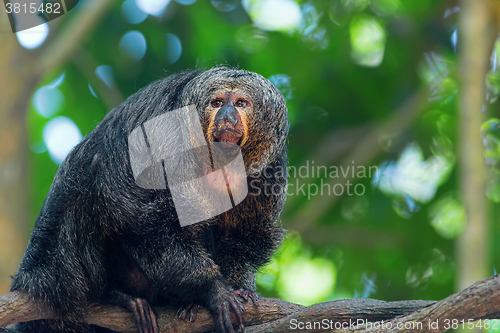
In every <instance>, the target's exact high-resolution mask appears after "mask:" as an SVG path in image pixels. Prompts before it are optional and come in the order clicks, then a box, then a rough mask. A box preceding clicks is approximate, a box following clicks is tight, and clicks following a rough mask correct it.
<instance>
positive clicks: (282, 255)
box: [0, 0, 500, 305]
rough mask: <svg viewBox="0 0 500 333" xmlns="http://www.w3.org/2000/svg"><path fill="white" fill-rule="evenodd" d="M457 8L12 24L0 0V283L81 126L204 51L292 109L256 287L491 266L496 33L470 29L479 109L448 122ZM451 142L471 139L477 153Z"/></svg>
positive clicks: (346, 5)
mask: <svg viewBox="0 0 500 333" xmlns="http://www.w3.org/2000/svg"><path fill="white" fill-rule="evenodd" d="M38 2H40V1H38ZM465 11H466V9H464V8H461V7H460V3H458V2H456V1H448V0H443V1H436V0H310V1H302V0H295V1H294V0H243V1H240V0H125V1H123V0H81V1H80V2H79V4H78V5H77V6H76V7H75V8H74V9H73V10H71V11H70V12H68V13H67V14H66V15H63V16H62V17H60V18H58V19H56V20H54V21H51V22H49V23H48V24H44V25H41V26H38V27H36V28H34V29H32V30H28V31H24V32H20V33H17V34H13V33H12V32H9V28H10V27H9V25H8V21H7V16H6V14H5V11H4V9H3V8H2V10H1V12H0V27H2V29H3V30H1V32H0V292H1V293H4V292H7V290H8V285H9V276H10V275H12V274H13V273H14V272H15V270H16V269H17V265H18V264H19V262H20V259H21V256H22V253H23V251H24V249H25V247H26V244H27V242H28V239H29V234H30V230H31V228H32V227H33V224H34V221H35V219H36V216H37V214H38V211H39V209H40V207H41V205H42V203H43V200H44V198H45V196H46V194H47V192H48V190H49V187H50V184H51V182H52V179H53V177H54V175H55V172H56V170H57V168H58V165H59V164H60V163H61V161H62V160H63V159H64V157H65V156H66V154H67V152H68V151H69V150H70V149H71V148H72V147H73V146H74V145H75V144H76V143H77V142H78V141H79V140H80V139H81V138H82V136H84V135H85V134H87V133H89V132H90V131H91V130H92V129H93V128H94V127H95V126H96V125H97V124H98V123H99V121H100V120H101V119H102V118H103V117H104V115H105V114H106V113H107V112H108V111H109V110H110V109H111V108H113V107H114V106H116V105H118V104H119V103H121V102H122V101H123V100H125V99H126V97H127V96H130V95H131V94H133V93H134V92H136V91H137V90H138V89H140V88H141V87H144V86H145V85H147V84H148V83H150V82H152V81H154V80H157V79H160V78H162V77H165V76H167V75H169V74H171V73H175V72H178V71H182V70H185V69H188V68H198V69H201V70H203V69H207V68H210V67H213V66H216V65H227V66H234V67H237V68H241V69H246V70H250V71H254V72H257V73H260V74H261V75H263V76H264V77H266V78H268V79H270V80H271V81H272V82H273V83H274V84H275V85H276V86H277V87H278V88H279V89H280V90H281V91H282V93H283V95H284V96H285V98H286V100H287V105H288V111H289V118H290V122H291V127H290V135H289V140H288V149H289V163H290V166H291V169H290V178H289V181H290V184H291V185H290V187H289V189H288V193H289V197H288V201H287V204H286V206H285V210H284V212H283V215H282V218H281V223H282V224H283V225H284V227H285V228H286V229H288V237H287V239H286V240H285V242H284V244H283V246H282V248H281V249H280V251H279V252H278V253H277V255H276V256H275V258H274V259H273V261H272V262H271V263H270V264H269V265H268V266H267V267H265V268H264V269H263V270H262V271H261V272H260V273H259V276H258V292H259V293H261V294H262V295H264V296H274V297H280V298H282V299H285V300H288V301H291V302H296V303H300V304H304V305H309V304H313V303H317V302H321V301H326V300H335V299H340V298H352V297H370V298H377V299H382V300H387V301H393V300H407V299H434V300H435V299H442V298H444V297H446V296H448V295H450V294H452V293H454V292H456V291H458V290H460V289H462V288H464V287H466V286H467V285H470V284H471V283H473V282H474V281H475V280H477V279H481V278H485V277H488V276H491V275H493V274H496V269H498V268H500V244H499V242H498V241H495V240H498V239H499V238H500V225H499V223H498V216H499V213H500V210H499V205H498V202H500V169H499V166H498V161H499V159H500V120H499V119H497V118H498V117H499V115H498V101H497V99H498V96H499V94H500V90H499V88H500V69H499V68H498V67H497V53H496V46H495V45H496V44H494V38H493V39H491V38H490V39H489V40H491V41H492V43H491V45H490V46H489V44H483V45H481V44H480V42H481V41H480V38H479V39H478V40H477V42H478V45H477V49H479V50H483V53H482V54H486V55H487V57H486V59H485V61H484V63H485V64H486V66H485V67H487V68H485V69H484V74H485V75H484V79H483V81H479V83H478V86H479V89H480V90H479V91H480V92H481V93H482V94H483V95H481V96H482V99H483V101H481V103H480V105H479V106H478V108H477V110H475V109H471V110H469V109H467V110H465V111H466V112H471V113H472V114H475V115H476V116H478V117H480V118H481V123H480V124H479V126H477V128H476V129H477V131H476V132H464V131H462V130H461V126H465V125H466V124H467V123H468V122H469V120H468V118H464V117H463V115H462V116H461V112H460V110H461V108H460V105H461V97H460V96H461V94H462V93H463V92H464V91H465V90H464V89H462V88H463V87H462V84H461V82H464V79H463V75H462V74H463V73H462V71H461V70H459V69H460V68H461V61H468V60H467V59H465V60H461V58H460V51H461V38H462V36H463V35H464V34H462V30H461V29H462V28H461V25H460V21H461V15H467V13H465ZM485 45H486V46H485ZM474 49H475V48H474ZM490 55H491V56H490ZM464 58H465V57H464ZM479 72H481V71H480V70H479ZM461 75H462V76H461ZM481 87H483V88H482V90H481ZM476 118H477V117H476ZM461 124H462V125H461ZM464 124H465V125H464ZM461 142H462V143H463V142H465V143H467V142H476V143H478V144H479V146H477V145H476V146H475V148H473V149H472V152H473V153H474V152H475V155H473V154H472V153H471V154H470V155H469V153H467V152H465V153H464V150H462V148H461V145H462V144H461ZM460 156H462V158H461V157H460ZM471 160H472V161H475V162H478V163H475V165H476V166H475V169H474V168H473V169H470V168H469V169H467V170H468V171H467V172H461V171H460V170H462V169H463V168H465V167H463V166H462V165H461V164H462V163H465V164H467V163H468V162H467V161H471ZM462 161H464V162H462ZM363 170H364V172H363ZM353 171H355V172H354V173H353ZM467 177H472V178H473V179H472V182H473V183H474V181H475V182H476V183H479V185H478V186H480V187H479V188H482V190H481V191H479V192H471V191H470V189H468V187H466V186H464V183H467V182H468V181H469V180H468V178H467ZM474 177H476V178H474ZM348 182H349V183H348ZM325 184H326V185H325ZM302 185H303V187H300V186H302ZM322 189H323V193H321V190H322ZM328 189H330V190H329V191H330V192H329V193H328ZM341 191H342V193H341ZM349 193H350V194H349ZM471 197H472V199H471ZM467 200H469V201H470V202H472V204H470V202H469V204H470V205H472V207H476V208H478V209H479V210H481V212H480V214H479V215H477V214H476V215H474V214H475V213H474V212H472V213H470V214H466V209H467V207H468V203H467V202H465V201H467ZM471 200H472V201H471ZM481 214H482V215H481ZM466 216H468V217H469V218H467V217H466ZM473 216H479V218H476V219H473ZM467 226H470V228H469V229H467Z"/></svg>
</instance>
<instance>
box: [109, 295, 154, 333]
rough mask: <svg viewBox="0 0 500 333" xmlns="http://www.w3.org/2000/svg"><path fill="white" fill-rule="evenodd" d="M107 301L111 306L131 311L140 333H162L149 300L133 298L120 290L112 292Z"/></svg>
mask: <svg viewBox="0 0 500 333" xmlns="http://www.w3.org/2000/svg"><path fill="white" fill-rule="evenodd" d="M106 300H107V301H108V303H110V304H115V305H119V306H121V307H124V308H125V309H127V310H128V311H130V312H131V313H132V314H133V316H134V321H135V324H136V326H137V331H138V332H139V333H159V332H160V328H159V326H158V322H157V320H156V315H155V313H154V312H153V309H152V308H151V306H150V305H149V302H148V301H147V300H145V299H143V298H138V297H133V296H131V295H129V294H126V293H124V292H122V291H118V290H114V291H112V292H111V293H110V294H109V295H108V297H107V298H106Z"/></svg>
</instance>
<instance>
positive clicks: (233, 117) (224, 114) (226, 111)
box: [214, 104, 241, 126]
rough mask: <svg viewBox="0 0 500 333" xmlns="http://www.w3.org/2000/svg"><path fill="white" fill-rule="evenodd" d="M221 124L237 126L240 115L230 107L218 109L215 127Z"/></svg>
mask: <svg viewBox="0 0 500 333" xmlns="http://www.w3.org/2000/svg"><path fill="white" fill-rule="evenodd" d="M221 123H229V124H232V125H237V124H238V123H241V117H240V113H239V112H238V110H236V108H235V107H234V106H232V105H229V104H226V105H224V106H223V107H221V108H220V110H219V111H218V112H217V115H216V116H215V122H214V124H215V126H219V124H221Z"/></svg>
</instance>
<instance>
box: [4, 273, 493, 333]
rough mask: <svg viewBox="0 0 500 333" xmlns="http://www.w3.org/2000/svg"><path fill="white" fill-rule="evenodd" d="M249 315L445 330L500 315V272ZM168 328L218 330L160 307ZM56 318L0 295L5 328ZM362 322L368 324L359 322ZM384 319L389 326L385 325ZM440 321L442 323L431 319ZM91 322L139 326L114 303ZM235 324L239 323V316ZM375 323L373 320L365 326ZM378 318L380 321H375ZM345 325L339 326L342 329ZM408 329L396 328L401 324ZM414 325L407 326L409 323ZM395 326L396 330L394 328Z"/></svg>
mask: <svg viewBox="0 0 500 333" xmlns="http://www.w3.org/2000/svg"><path fill="white" fill-rule="evenodd" d="M245 308H246V309H247V311H246V312H245V314H244V315H243V318H244V320H245V323H246V325H247V330H246V332H248V333H254V332H269V333H273V332H288V331H290V329H291V325H293V324H294V323H296V324H297V325H298V323H304V325H306V323H317V325H318V324H321V323H323V324H324V323H329V325H331V326H330V329H333V331H334V332H411V331H415V328H414V327H415V326H414V325H415V324H418V323H421V327H418V329H417V331H419V332H433V333H436V332H444V331H445V330H446V329H447V328H446V325H445V320H446V319H448V320H450V323H451V320H454V319H456V320H458V321H459V322H460V321H461V320H464V321H465V325H467V323H468V320H469V319H471V320H479V319H495V318H500V276H499V275H497V276H493V277H490V278H488V279H485V280H482V281H479V282H477V283H475V284H474V285H472V286H471V287H469V288H467V289H465V290H463V291H461V292H460V293H457V294H454V295H451V296H449V297H447V298H445V299H444V300H442V301H439V302H434V301H399V302H384V301H379V300H373V299H346V300H338V301H330V302H323V303H318V304H314V305H311V306H309V307H304V306H301V305H297V304H293V303H288V302H285V301H283V300H280V299H275V298H262V299H261V301H260V306H259V307H255V306H253V305H252V304H251V301H250V303H247V304H245ZM155 312H156V313H157V315H158V324H159V325H160V329H161V331H162V332H199V333H201V332H207V331H210V330H213V329H214V325H213V320H212V316H211V314H210V313H209V312H208V311H207V310H205V309H201V310H200V311H199V312H198V316H197V319H196V321H195V322H192V323H191V322H189V321H181V320H180V319H178V318H177V316H176V309H173V308H171V307H169V308H166V307H163V308H155ZM49 318H56V317H55V314H54V312H53V311H51V310H50V309H49V308H46V307H39V306H38V305H37V304H36V303H35V301H34V300H33V299H31V298H30V297H29V296H28V294H27V293H26V292H23V291H14V292H10V293H8V294H5V295H1V296H0V327H6V326H8V325H11V324H14V323H16V322H19V321H30V320H37V319H49ZM358 320H359V321H360V322H362V324H360V325H355V324H357V323H358ZM382 320H383V321H384V322H383V323H384V325H385V326H381V325H382V322H381V321H382ZM436 320H438V322H437V326H436V327H430V326H429V323H432V322H436ZM85 321H86V322H87V323H89V324H93V325H98V326H101V327H106V328H109V329H112V330H115V331H118V332H126V333H133V332H136V327H135V324H134V321H133V318H132V315H131V314H130V313H129V312H127V311H126V310H124V309H122V308H120V307H116V306H110V305H102V304H95V305H92V306H90V308H89V310H88V313H87V315H86V316H85ZM233 322H234V323H235V324H236V320H235V318H233ZM367 322H370V323H372V324H370V323H368V324H365V323H367ZM374 322H378V324H379V325H374V324H373V323H374ZM342 323H344V326H343V327H344V328H341V329H336V330H335V328H337V327H342ZM398 323H399V324H400V325H402V327H403V329H396V328H395V327H396V325H397V324H398ZM405 323H408V324H407V325H409V326H411V327H412V328H411V329H404V324H405ZM389 325H391V326H392V327H393V328H392V329H391V328H389ZM323 331H325V327H324V326H323V327H318V326H316V327H315V328H312V329H310V330H308V332H323Z"/></svg>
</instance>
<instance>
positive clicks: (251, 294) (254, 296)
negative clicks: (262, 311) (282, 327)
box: [248, 291, 259, 306]
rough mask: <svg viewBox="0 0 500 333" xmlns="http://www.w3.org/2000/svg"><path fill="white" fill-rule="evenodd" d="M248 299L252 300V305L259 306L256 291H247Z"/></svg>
mask: <svg viewBox="0 0 500 333" xmlns="http://www.w3.org/2000/svg"><path fill="white" fill-rule="evenodd" d="M248 297H249V298H251V299H252V303H253V305H255V306H259V294H257V292H256V291H249V292H248Z"/></svg>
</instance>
